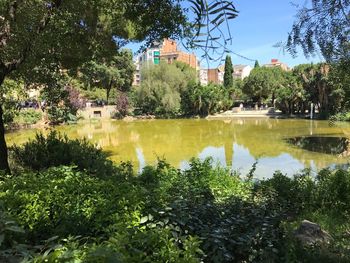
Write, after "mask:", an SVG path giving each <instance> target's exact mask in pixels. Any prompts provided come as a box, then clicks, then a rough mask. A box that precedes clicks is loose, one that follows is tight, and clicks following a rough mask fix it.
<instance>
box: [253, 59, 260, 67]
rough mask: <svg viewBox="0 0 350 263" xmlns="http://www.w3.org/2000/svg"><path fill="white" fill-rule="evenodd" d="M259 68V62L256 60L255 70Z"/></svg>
mask: <svg viewBox="0 0 350 263" xmlns="http://www.w3.org/2000/svg"><path fill="white" fill-rule="evenodd" d="M259 67H260V65H259V61H257V60H255V64H254V68H259Z"/></svg>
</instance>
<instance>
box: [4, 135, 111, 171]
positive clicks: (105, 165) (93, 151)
mask: <svg viewBox="0 0 350 263" xmlns="http://www.w3.org/2000/svg"><path fill="white" fill-rule="evenodd" d="M10 150H11V156H12V158H13V159H14V161H15V162H16V163H17V164H19V165H21V166H23V167H26V168H30V169H33V170H36V171H39V170H42V169H46V168H49V167H52V166H60V165H76V166H77V168H78V169H79V170H81V171H83V170H86V171H88V173H89V174H92V175H96V176H109V175H113V173H114V171H115V168H114V166H113V164H112V161H110V160H108V159H107V154H106V153H104V152H103V151H102V150H101V149H97V148H96V147H95V146H94V145H92V144H90V143H89V142H88V141H87V140H86V139H83V140H78V139H77V140H70V139H68V137H67V136H62V135H61V134H59V133H57V132H56V131H51V132H50V133H49V134H48V135H47V136H46V137H45V136H44V135H43V134H41V133H38V134H37V135H36V137H35V139H34V140H31V141H29V142H27V143H25V144H24V145H23V146H16V145H15V146H13V147H12V148H11V149H10Z"/></svg>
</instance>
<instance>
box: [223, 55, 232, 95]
mask: <svg viewBox="0 0 350 263" xmlns="http://www.w3.org/2000/svg"><path fill="white" fill-rule="evenodd" d="M232 74H233V66H232V61H231V56H229V55H227V56H226V59H225V73H224V87H225V88H232V86H233V75H232Z"/></svg>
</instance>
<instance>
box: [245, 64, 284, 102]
mask: <svg viewBox="0 0 350 263" xmlns="http://www.w3.org/2000/svg"><path fill="white" fill-rule="evenodd" d="M282 75H283V71H282V69H280V68H267V67H257V68H254V69H253V70H252V72H251V73H250V75H249V77H248V78H246V79H245V81H244V85H243V93H244V94H246V95H247V96H248V97H249V98H251V99H252V100H253V101H254V102H259V103H262V102H265V101H266V100H267V99H271V100H273V99H274V92H275V90H276V89H277V88H278V87H279V85H280V82H281V80H282Z"/></svg>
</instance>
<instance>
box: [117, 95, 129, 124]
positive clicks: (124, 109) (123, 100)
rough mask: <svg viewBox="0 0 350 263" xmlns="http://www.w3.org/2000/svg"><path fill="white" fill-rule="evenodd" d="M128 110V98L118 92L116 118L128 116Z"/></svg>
mask: <svg viewBox="0 0 350 263" xmlns="http://www.w3.org/2000/svg"><path fill="white" fill-rule="evenodd" d="M129 108H130V103H129V98H128V96H127V95H126V94H125V93H122V92H120V93H119V94H118V96H117V100H116V109H117V117H118V118H123V117H125V116H126V115H128V111H129Z"/></svg>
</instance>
